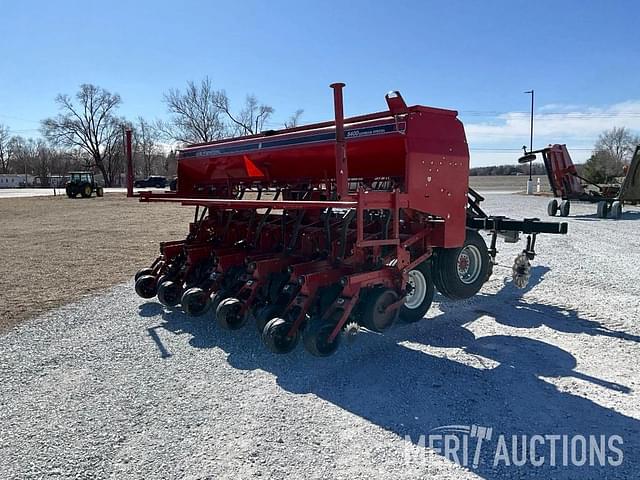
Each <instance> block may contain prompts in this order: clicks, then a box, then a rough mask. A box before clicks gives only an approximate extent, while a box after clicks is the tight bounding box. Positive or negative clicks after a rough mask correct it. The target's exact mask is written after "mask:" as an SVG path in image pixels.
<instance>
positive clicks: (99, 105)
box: [42, 84, 122, 186]
mask: <svg viewBox="0 0 640 480" xmlns="http://www.w3.org/2000/svg"><path fill="white" fill-rule="evenodd" d="M75 98H76V102H74V101H73V100H72V99H71V97H69V95H62V94H61V95H58V96H57V97H56V103H57V104H58V107H59V109H60V110H61V113H60V114H58V116H57V117H55V118H47V119H45V120H43V121H42V133H43V135H44V136H45V138H47V139H48V140H49V141H51V142H52V143H53V144H54V145H63V146H65V147H78V148H80V149H82V150H84V151H86V152H87V153H88V154H89V155H90V156H91V158H92V159H93V162H94V165H95V166H96V167H97V168H98V170H100V172H101V173H102V175H103V177H104V181H105V184H106V185H107V186H111V181H112V179H113V177H112V176H111V175H109V174H108V172H107V166H106V165H105V158H106V157H105V154H106V155H108V153H107V152H108V149H109V142H112V140H113V136H114V134H115V133H116V132H119V130H120V127H119V124H118V121H119V119H117V118H116V117H115V111H116V110H117V109H118V107H119V106H120V104H121V103H122V100H121V99H120V96H119V95H118V94H113V93H111V92H109V91H107V90H105V89H103V88H100V87H97V86H95V85H91V84H83V85H81V86H80V90H79V91H78V93H76V95H75Z"/></svg>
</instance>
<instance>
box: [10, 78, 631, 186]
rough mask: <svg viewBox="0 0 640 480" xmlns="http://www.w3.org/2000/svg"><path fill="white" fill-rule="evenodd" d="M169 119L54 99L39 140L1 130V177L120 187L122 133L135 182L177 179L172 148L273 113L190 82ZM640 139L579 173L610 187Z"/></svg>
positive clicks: (81, 95)
mask: <svg viewBox="0 0 640 480" xmlns="http://www.w3.org/2000/svg"><path fill="white" fill-rule="evenodd" d="M163 102H164V104H165V106H166V108H167V112H168V118H167V119H164V120H147V119H145V118H143V117H138V118H137V119H135V120H133V121H132V120H128V119H126V118H124V117H122V116H120V115H119V114H118V110H119V108H120V106H121V105H122V99H121V97H120V95H118V94H117V93H112V92H110V91H108V90H106V89H104V88H101V87H98V86H96V85H92V84H83V85H81V86H80V89H79V90H78V92H76V94H75V95H74V96H73V97H72V96H70V95H67V94H60V95H58V96H57V97H56V98H55V104H56V106H57V108H58V114H57V115H55V116H52V117H49V118H46V119H44V120H42V121H41V125H40V132H41V134H42V137H41V138H35V139H34V138H25V137H22V136H20V135H12V134H11V131H10V129H9V128H8V127H7V126H5V125H2V124H0V173H15V174H24V175H27V174H29V175H33V176H37V177H40V178H41V179H42V180H43V183H44V184H46V179H48V178H49V177H50V176H51V175H52V174H65V173H66V172H68V171H70V170H76V169H83V170H97V171H98V172H99V173H100V174H101V175H102V177H103V179H104V184H105V185H106V186H112V185H116V184H120V181H121V179H122V178H123V173H124V170H125V158H124V145H123V139H124V135H123V132H124V130H125V129H131V130H132V131H133V152H134V168H135V174H136V176H142V177H147V176H149V175H152V174H159V175H165V176H171V175H174V174H175V169H176V161H175V153H174V152H173V151H172V150H170V149H169V148H168V146H169V145H174V144H178V145H186V144H192V143H206V142H211V141H213V140H219V139H223V138H229V137H235V136H239V135H251V134H256V133H259V132H261V131H263V130H264V129H265V127H266V126H268V124H269V121H270V120H271V118H272V116H273V114H274V109H273V107H271V106H270V105H267V104H265V103H262V102H260V101H259V100H258V98H257V97H256V96H255V95H247V96H246V97H245V100H244V104H242V105H241V106H240V107H239V108H237V109H234V108H232V105H231V101H230V99H229V96H228V95H227V93H226V92H225V90H224V89H216V88H215V86H214V84H213V82H212V81H211V79H210V78H209V77H205V78H204V79H203V80H201V81H200V82H198V83H196V82H193V81H191V82H188V83H187V86H186V88H185V89H183V90H181V89H171V90H169V91H168V92H166V93H165V94H164V96H163ZM302 114H303V110H301V109H300V110H297V111H295V112H294V113H293V114H292V115H291V116H290V117H289V118H288V119H287V120H286V121H285V122H284V124H283V125H282V126H283V127H294V126H296V125H298V123H299V121H300V118H301V116H302ZM638 144H640V137H639V136H637V135H634V134H632V133H631V131H630V130H628V129H627V128H625V127H622V128H618V127H614V128H613V129H611V130H607V131H605V132H603V133H602V134H601V135H600V136H599V137H598V140H597V142H596V144H595V146H594V150H593V154H592V155H591V157H590V158H589V159H588V160H587V162H586V163H585V164H584V165H583V166H580V167H579V170H580V172H581V174H582V175H583V176H585V177H586V178H587V179H589V180H591V181H592V182H595V183H606V182H610V181H612V180H613V179H615V178H616V177H620V176H623V175H624V168H625V165H626V164H628V163H629V162H630V160H631V156H632V155H633V152H634V150H635V147H636V145H638ZM532 172H533V174H535V175H542V174H544V173H545V170H544V166H543V165H542V164H540V163H534V164H533V165H532ZM528 173H529V166H528V165H496V166H490V167H475V168H472V169H471V171H470V174H471V175H472V176H475V175H518V174H523V175H526V174H528Z"/></svg>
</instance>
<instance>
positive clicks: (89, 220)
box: [0, 176, 547, 330]
mask: <svg viewBox="0 0 640 480" xmlns="http://www.w3.org/2000/svg"><path fill="white" fill-rule="evenodd" d="M536 178H537V177H536ZM534 181H535V179H534ZM541 184H542V185H543V188H546V187H547V181H546V179H545V178H542V179H541ZM470 185H471V187H473V188H476V189H478V190H480V191H498V190H503V191H524V190H525V188H526V177H523V176H505V177H470ZM192 214H193V209H191V208H187V207H181V206H178V205H172V204H144V203H139V202H138V201H137V200H136V199H126V198H125V197H124V196H123V194H107V195H106V196H105V197H103V198H91V199H74V200H70V199H68V198H67V197H66V196H58V197H50V196H49V197H32V198H3V199H0V246H1V248H0V330H2V329H6V328H7V327H10V326H11V325H15V324H16V323H18V322H19V321H21V320H23V319H26V318H29V317H32V316H35V315H38V314H40V313H43V312H45V311H47V310H49V309H51V308H54V307H57V306H60V305H63V304H66V303H69V302H72V301H74V300H77V299H78V298H80V297H82V296H83V295H87V294H90V293H93V292H96V291H99V290H103V289H105V288H108V287H110V286H112V285H116V284H118V283H121V282H123V281H126V280H128V279H129V278H131V276H132V275H133V274H134V273H135V272H136V271H137V270H138V269H139V268H141V267H143V266H145V265H147V264H148V263H150V262H151V261H152V260H153V259H154V258H155V256H156V254H157V252H158V243H159V242H160V241H162V240H170V239H174V238H176V239H178V238H182V237H184V236H185V235H186V232H187V223H188V222H189V221H190V219H191V218H192Z"/></svg>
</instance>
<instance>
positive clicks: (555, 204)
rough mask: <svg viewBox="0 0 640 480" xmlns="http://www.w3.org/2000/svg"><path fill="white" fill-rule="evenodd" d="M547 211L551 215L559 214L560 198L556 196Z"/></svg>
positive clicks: (548, 205)
mask: <svg viewBox="0 0 640 480" xmlns="http://www.w3.org/2000/svg"><path fill="white" fill-rule="evenodd" d="M547 213H548V214H549V216H550V217H555V216H556V215H557V214H558V200H556V199H555V198H554V199H553V200H551V201H550V202H549V203H548V204H547Z"/></svg>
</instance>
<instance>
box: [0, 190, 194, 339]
mask: <svg viewBox="0 0 640 480" xmlns="http://www.w3.org/2000/svg"><path fill="white" fill-rule="evenodd" d="M191 218H192V209H191V208H187V207H180V206H177V205H171V204H163V205H159V204H141V203H139V202H138V201H137V200H136V199H126V198H125V197H124V196H123V195H122V194H111V195H110V194H107V195H106V196H105V197H103V198H90V199H73V200H71V199H68V198H67V197H66V196H58V197H34V198H3V199H1V200H0V246H1V248H0V329H5V328H7V327H9V326H11V325H14V324H16V323H17V322H19V321H20V320H23V319H25V318H29V317H32V316H34V315H37V314H38V313H41V312H44V311H46V310H48V309H50V308H53V307H57V306H59V305H63V304H65V303H69V302H72V301H74V300H77V299H78V298H80V297H82V296H84V295H86V294H89V293H92V292H95V291H98V290H101V289H104V288H106V287H109V286H111V285H115V284H117V283H121V282H123V281H125V280H127V279H128V278H130V277H131V276H132V275H133V274H134V273H135V271H136V270H137V269H138V268H140V267H141V266H144V264H145V263H147V262H149V263H150V262H151V261H152V260H153V259H154V258H155V255H156V253H157V251H158V242H160V241H161V240H168V239H171V238H181V237H183V236H184V235H185V234H186V231H187V223H188V222H189V220H190V219H191Z"/></svg>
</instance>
